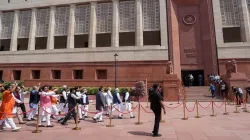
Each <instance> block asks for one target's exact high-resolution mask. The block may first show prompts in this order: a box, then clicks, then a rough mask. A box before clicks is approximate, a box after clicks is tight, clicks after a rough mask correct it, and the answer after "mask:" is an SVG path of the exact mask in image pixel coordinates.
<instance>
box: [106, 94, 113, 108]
mask: <svg viewBox="0 0 250 140" xmlns="http://www.w3.org/2000/svg"><path fill="white" fill-rule="evenodd" d="M106 99H107V104H108V105H109V106H110V104H111V103H113V96H112V94H111V92H110V91H108V93H107V96H106Z"/></svg>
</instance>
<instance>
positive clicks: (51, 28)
mask: <svg viewBox="0 0 250 140" xmlns="http://www.w3.org/2000/svg"><path fill="white" fill-rule="evenodd" d="M55 12H56V7H55V6H51V7H50V15H49V30H48V39H47V49H54V34H55V24H56V23H55Z"/></svg>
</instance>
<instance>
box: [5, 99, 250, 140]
mask: <svg viewBox="0 0 250 140" xmlns="http://www.w3.org/2000/svg"><path fill="white" fill-rule="evenodd" d="M169 104H170V103H169V102H168V103H165V105H167V106H171V107H174V106H177V104H176V103H173V105H169ZM193 104H194V103H191V102H190V103H188V104H187V107H188V109H189V110H190V111H192V108H193ZM220 104H221V103H216V105H217V106H219V105H220ZM201 105H203V106H204V107H205V106H207V105H208V103H201ZM143 106H144V107H145V106H146V104H145V103H143ZM248 106H250V105H248ZM91 110H94V109H93V105H92V107H91ZM146 110H147V111H150V110H149V109H148V108H146ZM199 110H200V114H201V116H202V118H199V119H196V118H194V117H195V115H196V109H195V110H194V112H191V113H189V112H187V115H188V117H189V119H188V120H181V118H182V117H183V108H182V106H180V107H179V108H176V109H167V114H166V115H164V116H163V119H164V120H165V121H166V122H165V123H161V124H160V133H161V134H162V137H160V138H153V137H152V136H151V131H152V128H153V124H154V122H153V120H154V116H153V114H151V113H145V112H144V111H143V110H142V114H141V122H143V124H142V125H135V122H136V121H137V117H138V115H137V110H135V112H134V114H135V115H136V118H135V119H130V118H129V115H124V119H122V120H118V119H114V120H112V121H113V122H112V123H113V124H114V125H115V126H114V127H113V128H108V127H106V124H108V118H107V117H104V120H105V122H103V123H92V120H91V119H88V120H86V121H82V122H81V123H80V127H81V130H79V131H74V130H72V128H73V127H74V126H75V125H74V124H73V121H72V120H71V121H70V122H69V125H68V126H61V125H60V124H58V123H56V122H55V121H54V120H53V124H54V125H56V126H55V127H54V128H42V129H41V130H42V133H40V134H33V133H31V131H32V130H34V129H35V122H29V123H28V124H26V125H21V127H22V129H21V130H20V132H11V131H4V132H1V133H0V140H17V139H18V140H22V139H24V140H40V139H46V140H66V139H71V140H73V139H74V140H76V139H85V140H98V139H100V140H123V139H124V140H151V139H161V140H249V139H250V113H244V112H243V111H242V108H241V107H240V108H239V110H240V113H237V114H236V113H233V112H234V110H235V107H234V106H232V105H231V106H228V112H229V115H227V116H225V115H223V113H224V106H222V107H221V108H220V109H218V108H215V112H216V114H217V116H216V117H211V116H210V115H211V114H212V109H211V106H210V107H209V108H207V109H202V108H199ZM115 115H117V113H115ZM90 116H92V114H90Z"/></svg>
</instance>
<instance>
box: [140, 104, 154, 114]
mask: <svg viewBox="0 0 250 140" xmlns="http://www.w3.org/2000/svg"><path fill="white" fill-rule="evenodd" d="M141 108H142V109H143V110H144V111H145V112H146V113H154V112H149V111H147V110H146V109H145V108H144V107H143V106H142V105H141Z"/></svg>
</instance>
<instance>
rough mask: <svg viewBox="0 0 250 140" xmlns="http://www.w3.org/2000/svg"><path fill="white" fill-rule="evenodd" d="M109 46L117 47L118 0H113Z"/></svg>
mask: <svg viewBox="0 0 250 140" xmlns="http://www.w3.org/2000/svg"><path fill="white" fill-rule="evenodd" d="M112 7H113V10H112V14H113V16H112V33H111V35H112V37H111V46H112V47H119V9H118V7H119V0H113V5H112Z"/></svg>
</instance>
